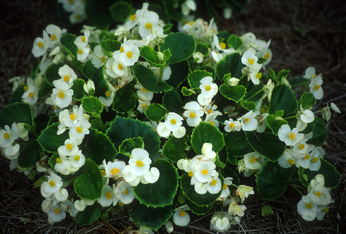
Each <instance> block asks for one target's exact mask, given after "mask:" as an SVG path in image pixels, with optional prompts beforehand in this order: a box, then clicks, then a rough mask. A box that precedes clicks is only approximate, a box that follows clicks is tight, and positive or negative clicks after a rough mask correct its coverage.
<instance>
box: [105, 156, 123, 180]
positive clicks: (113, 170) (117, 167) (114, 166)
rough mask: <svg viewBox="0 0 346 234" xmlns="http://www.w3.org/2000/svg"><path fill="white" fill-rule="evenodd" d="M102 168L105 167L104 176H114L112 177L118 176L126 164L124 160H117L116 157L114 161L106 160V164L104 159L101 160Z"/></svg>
mask: <svg viewBox="0 0 346 234" xmlns="http://www.w3.org/2000/svg"><path fill="white" fill-rule="evenodd" d="M102 164H103V165H104V169H105V175H104V176H106V177H114V178H119V177H120V176H121V175H122V173H123V170H124V168H125V166H126V164H125V162H123V161H119V160H117V159H115V160H114V162H108V163H107V164H106V161H105V160H103V163H102Z"/></svg>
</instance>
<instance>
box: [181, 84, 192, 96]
mask: <svg viewBox="0 0 346 234" xmlns="http://www.w3.org/2000/svg"><path fill="white" fill-rule="evenodd" d="M181 93H182V94H183V95H184V96H191V95H192V94H194V91H193V90H191V89H187V88H186V87H185V86H183V87H182V88H181Z"/></svg>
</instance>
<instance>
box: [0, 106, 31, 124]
mask: <svg viewBox="0 0 346 234" xmlns="http://www.w3.org/2000/svg"><path fill="white" fill-rule="evenodd" d="M13 123H25V124H28V125H29V126H30V127H32V126H33V125H34V116H33V113H32V110H31V107H30V106H29V104H27V103H21V102H17V103H13V104H10V105H8V106H6V107H5V108H4V109H3V110H2V111H1V112H0V127H1V128H4V127H5V125H8V126H9V127H10V128H12V124H13Z"/></svg>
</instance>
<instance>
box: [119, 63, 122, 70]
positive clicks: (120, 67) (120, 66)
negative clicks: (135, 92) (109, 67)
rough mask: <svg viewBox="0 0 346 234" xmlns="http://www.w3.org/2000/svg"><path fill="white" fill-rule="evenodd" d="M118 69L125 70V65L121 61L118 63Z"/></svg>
mask: <svg viewBox="0 0 346 234" xmlns="http://www.w3.org/2000/svg"><path fill="white" fill-rule="evenodd" d="M118 69H119V70H120V71H121V70H123V65H121V64H120V63H119V64H118Z"/></svg>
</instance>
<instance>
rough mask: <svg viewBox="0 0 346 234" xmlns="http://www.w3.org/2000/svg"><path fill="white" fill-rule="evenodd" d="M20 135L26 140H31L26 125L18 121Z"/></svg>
mask: <svg viewBox="0 0 346 234" xmlns="http://www.w3.org/2000/svg"><path fill="white" fill-rule="evenodd" d="M16 125H17V129H18V137H19V138H22V139H23V140H24V141H27V140H29V131H28V130H27V129H26V128H25V127H24V126H25V124H24V123H17V124H16Z"/></svg>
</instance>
